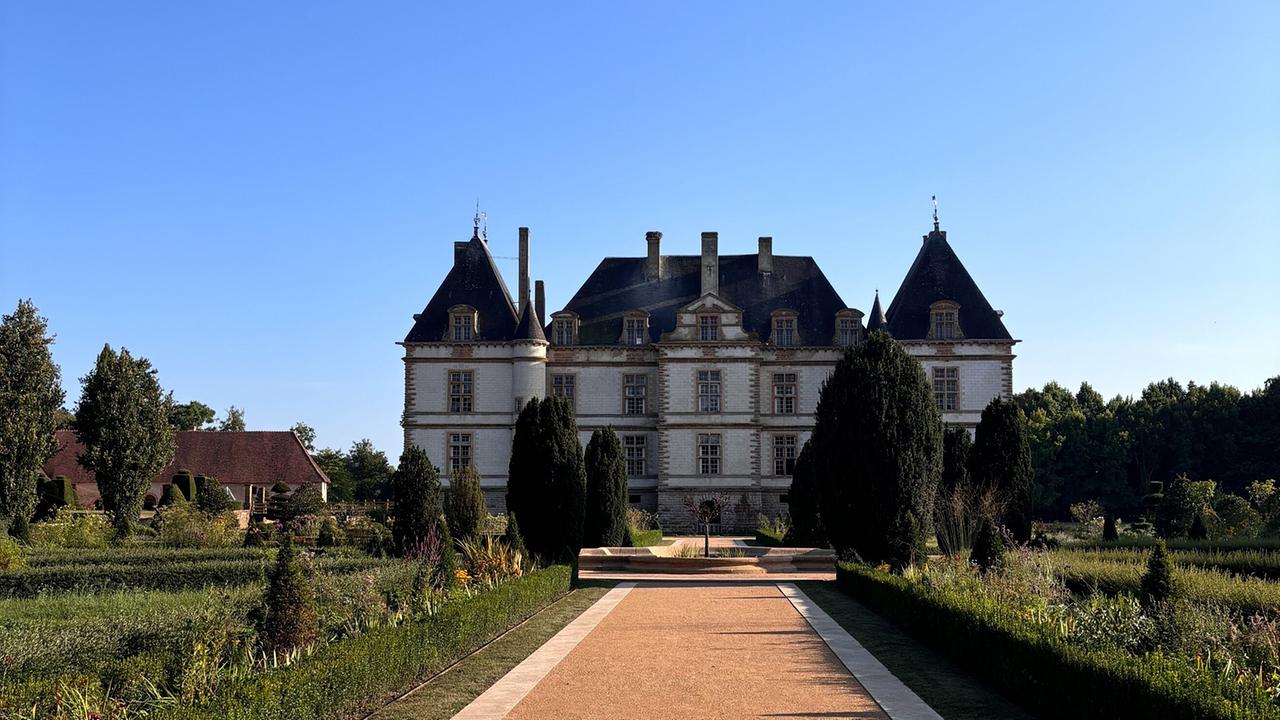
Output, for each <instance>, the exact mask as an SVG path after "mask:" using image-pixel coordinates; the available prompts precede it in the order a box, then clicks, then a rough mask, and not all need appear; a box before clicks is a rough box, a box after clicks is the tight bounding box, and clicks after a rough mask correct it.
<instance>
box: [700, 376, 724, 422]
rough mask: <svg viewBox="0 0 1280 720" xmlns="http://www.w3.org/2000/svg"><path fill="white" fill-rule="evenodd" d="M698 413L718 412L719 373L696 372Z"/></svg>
mask: <svg viewBox="0 0 1280 720" xmlns="http://www.w3.org/2000/svg"><path fill="white" fill-rule="evenodd" d="M698 412H704V413H714V412H720V371H719V370H699V371H698Z"/></svg>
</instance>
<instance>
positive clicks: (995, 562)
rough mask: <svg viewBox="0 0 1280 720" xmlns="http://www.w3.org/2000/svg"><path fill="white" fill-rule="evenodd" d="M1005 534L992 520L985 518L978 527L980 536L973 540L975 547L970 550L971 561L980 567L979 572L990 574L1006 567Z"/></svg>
mask: <svg viewBox="0 0 1280 720" xmlns="http://www.w3.org/2000/svg"><path fill="white" fill-rule="evenodd" d="M1006 551H1007V549H1006V547H1005V542H1004V533H1002V532H1000V528H998V527H996V523H995V521H994V520H992V519H991V518H989V517H988V518H983V520H982V524H981V525H979V526H978V534H977V535H975V536H974V538H973V547H972V548H971V549H970V550H969V561H970V562H972V563H973V564H974V565H977V566H978V570H979V571H980V572H983V573H988V572H991V571H993V570H1000V569H1001V568H1002V567H1004V558H1005V552H1006Z"/></svg>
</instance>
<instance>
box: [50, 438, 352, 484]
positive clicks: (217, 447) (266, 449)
mask: <svg viewBox="0 0 1280 720" xmlns="http://www.w3.org/2000/svg"><path fill="white" fill-rule="evenodd" d="M57 439H58V452H57V454H56V455H54V456H53V457H52V458H50V459H49V462H47V463H45V466H44V468H43V470H44V474H45V475H46V476H48V477H55V476H57V475H65V476H66V477H67V479H68V480H70V481H71V482H72V483H74V484H76V485H83V484H95V483H96V481H95V480H94V476H93V473H91V472H89V471H88V470H85V469H84V468H83V467H81V466H80V463H79V462H78V461H77V460H76V457H77V456H78V455H79V454H80V453H81V452H83V451H84V448H83V446H81V445H80V441H78V440H77V439H76V436H75V433H74V432H72V431H70V430H59V431H58V432H57ZM175 439H176V440H177V445H178V449H177V451H176V452H175V453H174V455H173V462H171V463H169V464H168V466H166V467H165V469H164V470H161V471H160V474H159V475H157V476H156V477H155V479H154V480H153V481H152V482H156V483H167V482H169V480H170V479H171V478H172V477H173V475H174V473H176V472H178V471H179V470H190V471H191V473H192V474H193V475H208V476H210V477H214V478H217V480H218V482H220V483H222V484H223V485H244V484H249V483H251V484H254V485H274V484H276V483H278V482H284V483H288V484H290V485H295V486H296V485H303V484H308V483H317V482H320V483H327V482H329V477H328V476H327V475H325V474H324V471H323V470H321V469H320V467H319V466H318V465H316V463H315V461H314V460H312V459H311V455H310V453H308V452H307V449H306V448H304V447H303V446H302V443H301V442H300V441H299V440H298V437H297V436H296V435H294V434H293V433H292V432H289V431H284V432H281V431H258V430H250V431H245V432H230V431H228V432H220V431H207V430H205V431H202V430H192V431H183V432H179V433H175Z"/></svg>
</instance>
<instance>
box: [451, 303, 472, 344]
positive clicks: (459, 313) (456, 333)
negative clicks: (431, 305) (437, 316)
mask: <svg viewBox="0 0 1280 720" xmlns="http://www.w3.org/2000/svg"><path fill="white" fill-rule="evenodd" d="M479 331H480V313H479V312H477V311H476V309H475V308H473V307H471V306H470V305H454V306H453V307H451V308H449V329H448V330H447V331H446V337H445V340H446V341H448V342H474V341H475V340H476V339H477V338H478V337H479V335H480V332H479Z"/></svg>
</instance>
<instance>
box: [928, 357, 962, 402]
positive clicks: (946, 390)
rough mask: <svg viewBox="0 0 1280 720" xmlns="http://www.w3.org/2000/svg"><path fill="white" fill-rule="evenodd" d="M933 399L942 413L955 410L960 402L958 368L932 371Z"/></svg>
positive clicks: (943, 368) (940, 368)
mask: <svg viewBox="0 0 1280 720" xmlns="http://www.w3.org/2000/svg"><path fill="white" fill-rule="evenodd" d="M933 399H934V400H936V401H937V403H938V409H939V410H942V411H947V410H955V409H956V407H957V406H958V405H959V400H960V368H957V367H936V368H934V369H933Z"/></svg>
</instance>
